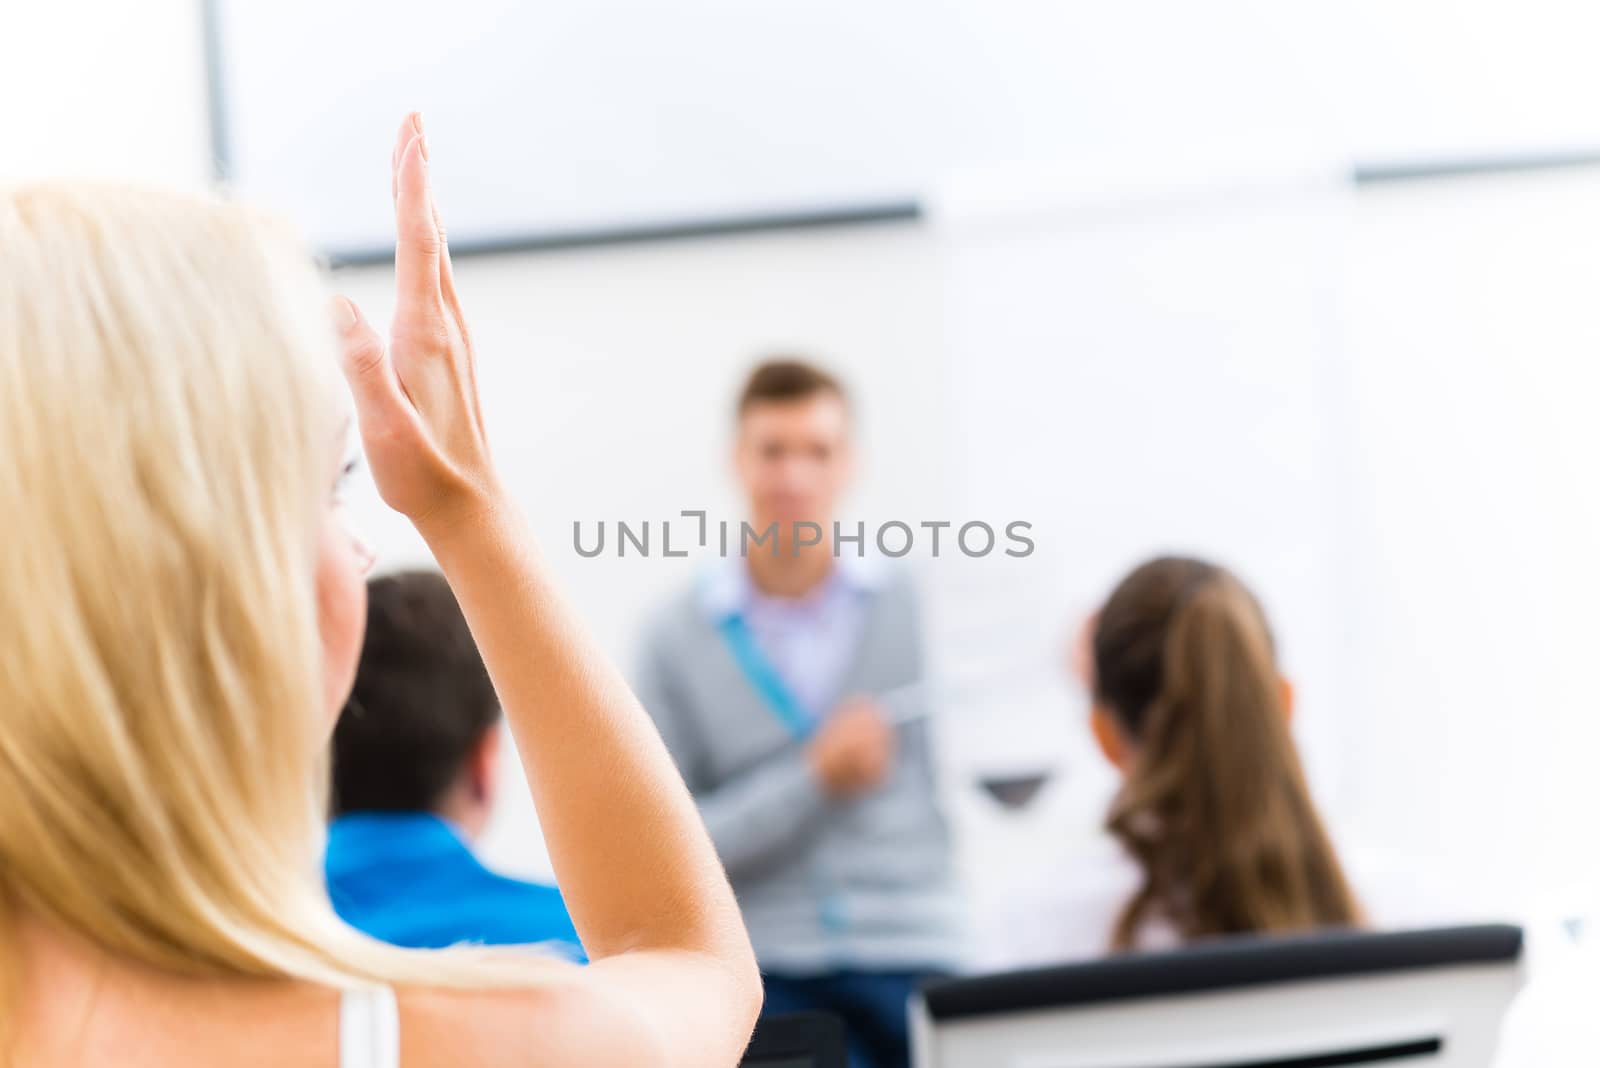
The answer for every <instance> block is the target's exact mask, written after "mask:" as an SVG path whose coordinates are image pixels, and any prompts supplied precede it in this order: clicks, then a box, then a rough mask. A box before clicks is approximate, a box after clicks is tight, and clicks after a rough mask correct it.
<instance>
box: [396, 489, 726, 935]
mask: <svg viewBox="0 0 1600 1068" xmlns="http://www.w3.org/2000/svg"><path fill="white" fill-rule="evenodd" d="M421 529H422V530H423V533H424V535H425V537H427V539H428V542H429V545H430V547H431V548H432V549H433V552H434V555H435V557H436V558H437V559H438V561H439V564H440V567H441V568H442V569H443V570H444V572H445V575H446V576H447V577H448V578H449V580H450V585H451V587H452V588H453V589H454V591H455V593H456V596H457V598H458V599H459V600H460V602H461V606H462V610H463V611H464V612H465V614H466V616H467V620H468V622H469V623H470V624H471V627H472V632H473V635H474V637H475V638H476V640H477V642H478V646H479V648H480V649H481V651H482V653H483V657H484V661H485V663H486V664H487V665H488V667H489V672H490V675H491V676H492V677H493V679H494V683H495V688H496V690H497V691H498V693H499V695H500V699H501V702H502V703H503V705H504V706H505V710H506V716H507V718H508V720H509V721H510V724H511V729H512V733H513V735H514V737H515V738H516V742H517V750H518V752H519V754H520V755H521V758H522V763H523V767H524V769H525V770H526V772H527V776H528V782H529V785H530V787H531V789H532V792H533V799H534V803H535V805H536V806H537V808H538V812H539V820H540V824H541V826H542V827H543V829H544V833H545V837H546V840H547V843H548V846H549V849H550V856H551V860H552V862H553V864H554V866H555V871H556V876H557V878H558V880H559V881H560V883H561V886H562V889H563V892H564V894H565V896H566V900H567V903H568V906H569V907H570V909H571V911H572V918H573V922H574V924H575V925H576V927H577V929H578V933H579V934H580V936H581V937H582V938H583V941H584V945H585V947H586V949H587V950H588V952H589V954H590V956H591V957H594V958H599V957H604V956H608V955H611V954H615V953H620V952H623V951H626V950H630V949H641V948H673V949H690V950H696V951H704V952H712V953H716V954H718V955H730V956H732V957H735V958H739V963H741V964H742V963H743V957H744V956H746V955H748V953H749V948H748V942H747V940H746V938H745V935H744V931H743V926H742V924H741V923H740V920H739V915H738V910H737V906H736V905H735V903H734V900H733V895H732V892H731V890H730V889H729V888H728V884H727V880H726V878H725V877H724V875H723V872H722V868H721V865H720V864H719V863H718V861H717V857H716V853H715V851H714V850H713V848H712V845H711V841H710V839H709V838H708V836H707V835H706V832H705V828H704V826H703V825H702V823H701V821H700V817H699V815H698V813H697V812H696V810H695V807H694V804H693V802H692V800H691V799H690V797H689V793H688V791H687V789H686V788H685V787H684V785H683V781H682V780H681V779H680V778H679V776H678V772H677V770H676V768H675V767H674V766H673V763H672V760H671V758H670V757H669V756H668V754H667V750H666V747H665V746H664V745H663V744H662V743H661V740H660V737H659V735H658V734H657V733H656V730H655V728H654V726H653V724H652V723H651V722H650V719H649V717H648V716H647V715H646V714H645V712H644V710H643V709H642V708H641V707H640V705H639V703H638V701H637V700H635V698H634V696H633V693H632V692H631V691H630V690H629V688H628V686H627V684H626V683H625V682H624V681H623V679H622V676H621V675H620V674H619V673H618V672H617V671H616V670H615V669H614V668H613V667H612V666H611V664H610V662H609V661H608V659H607V658H606V656H605V655H604V654H603V653H602V652H601V651H600V649H599V648H598V647H597V646H596V645H595V643H594V642H593V641H592V640H591V639H590V638H589V636H588V635H587V633H586V632H585V631H584V628H583V627H582V626H581V625H580V624H579V623H578V621H577V620H576V619H575V618H574V616H573V614H572V613H571V612H570V610H569V609H568V607H567V605H566V603H565V601H564V599H563V598H562V597H561V595H560V594H559V592H558V591H557V590H556V589H555V586H554V583H553V582H552V579H551V574H550V570H549V567H548V565H547V564H546V562H545V561H544V559H543V557H542V554H541V553H540V552H539V550H538V548H537V546H536V544H535V542H534V540H533V538H532V535H531V534H530V532H529V531H528V527H527V524H526V521H525V520H524V519H523V517H522V516H521V514H520V512H519V511H518V510H517V509H516V508H515V506H514V505H512V504H511V503H510V502H509V501H506V500H504V499H503V498H502V499H500V500H498V501H496V502H494V503H493V504H492V505H491V506H489V507H487V508H486V509H485V510H484V511H483V512H481V513H479V514H478V515H475V516H473V517H471V518H470V519H468V520H456V521H454V522H453V523H452V524H451V525H450V526H448V527H445V528H442V529H440V528H427V527H422V528H421Z"/></svg>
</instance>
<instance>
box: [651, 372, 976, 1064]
mask: <svg viewBox="0 0 1600 1068" xmlns="http://www.w3.org/2000/svg"><path fill="white" fill-rule="evenodd" d="M735 437H736V440H735V444H734V457H733V459H734V468H735V470H736V471H737V473H738V477H739V481H740V484H741V488H742V489H743V491H744V493H745V496H746V500H747V502H748V508H749V512H748V521H749V523H750V526H751V527H752V528H753V529H754V530H755V531H756V532H757V533H762V532H764V531H766V530H767V529H768V527H769V526H772V525H776V528H777V532H776V535H775V536H776V537H777V539H778V540H777V541H776V543H774V542H772V541H770V540H769V541H767V542H766V543H765V544H762V545H760V546H754V545H752V547H751V548H750V550H749V552H748V555H747V556H741V555H740V551H739V550H740V546H739V545H738V544H737V539H736V538H735V539H730V551H729V553H728V555H727V557H726V558H722V559H719V560H717V561H716V562H715V566H714V567H713V568H712V569H711V571H710V572H709V573H708V574H706V575H704V576H702V577H703V581H702V582H701V584H700V585H699V586H698V587H697V588H695V589H692V590H688V591H685V592H684V593H683V594H682V595H681V596H679V597H678V598H676V599H675V600H673V601H672V602H671V603H670V604H669V605H668V606H667V607H666V608H665V610H664V611H663V613H662V614H661V616H660V618H659V619H658V620H657V621H656V624H655V626H654V628H653V629H652V630H651V631H650V633H649V635H648V636H647V639H646V644H645V649H644V663H643V666H642V669H641V671H640V673H639V676H638V679H637V685H638V692H639V698H640V700H641V701H642V702H643V704H644V706H645V708H646V710H647V711H649V713H650V714H651V716H653V717H654V719H655V721H656V725H657V726H658V727H659V728H660V730H661V735H662V737H663V738H664V739H665V740H666V742H667V745H668V747H669V748H670V749H671V751H672V755H673V757H674V758H675V759H676V760H677V762H678V768H679V770H680V771H681V772H682V773H683V776H684V779H685V780H686V781H687V782H688V784H689V789H690V790H691V791H692V792H693V794H694V797H695V801H696V802H697V803H698V804H699V806H700V812H701V815H702V816H703V817H704V818H705V821H706V827H707V829H708V830H710V832H711V838H712V841H713V842H714V843H715V844H716V847H717V852H718V853H719V854H720V855H721V857H722V862H723V864H724V865H726V867H727V870H728V876H729V879H730V880H731V881H732V883H733V887H734V892H735V893H736V894H737V895H738V899H739V904H740V907H741V910H742V911H743V913H744V917H745V922H746V924H747V925H748V926H749V929H750V934H751V940H752V941H753V942H754V944H755V947H756V955H757V958H758V960H759V962H760V964H761V970H762V972H763V973H764V975H765V980H766V1007H765V1010H764V1011H765V1012H768V1013H783V1012H792V1011H796V1010H802V1009H822V1010H826V1011H830V1012H834V1013H837V1014H838V1015H839V1016H841V1017H843V1019H844V1021H845V1024H846V1026H847V1028H848V1031H849V1039H850V1051H851V1052H850V1055H851V1064H852V1068H899V1066H902V1065H904V1064H905V1063H906V1061H907V1042H906V999H907V997H908V995H909V994H910V992H911V990H912V988H913V986H914V985H915V983H916V981H917V979H918V978H919V977H920V976H923V975H925V974H928V973H930V972H937V971H945V970H949V969H951V968H952V967H953V966H955V964H956V963H957V956H958V946H959V943H958V938H957V932H958V922H957V917H958V915H959V913H958V908H957V905H958V902H957V899H956V895H955V892H954V885H953V880H952V874H951V863H950V839H949V833H948V830H947V828H946V824H945V821H944V818H943V816H942V815H941V813H940V810H939V805H938V799H937V791H936V788H935V782H934V769H933V758H932V752H931V748H930V743H929V737H928V731H927V724H926V722H925V721H924V719H923V718H922V715H921V714H922V712H923V711H924V708H923V706H922V700H923V695H921V693H920V691H919V690H918V688H917V685H916V684H917V683H918V681H919V680H920V678H921V676H922V671H923V667H922V646H921V640H920V637H919V623H920V620H919V615H918V609H917V602H916V599H915V597H914V595H913V591H912V588H911V586H910V585H909V584H908V583H907V582H906V581H905V579H904V578H903V577H902V576H900V575H898V574H896V573H894V572H892V571H890V570H887V569H885V568H883V567H880V566H875V565H874V562H873V561H872V560H871V559H863V558H861V557H860V556H858V555H857V554H856V549H855V548H854V547H853V546H852V545H849V544H844V545H843V551H842V552H841V553H840V554H839V555H838V556H835V555H834V552H833V545H832V544H831V543H832V540H833V539H832V537H831V535H832V531H833V521H834V518H835V513H834V506H835V504H836V502H837V500H838V498H839V495H840V494H841V492H842V491H843V489H844V487H845V485H846V483H847V481H848V479H849V475H850V471H851V467H852V441H851V437H852V436H851V414H850V405H849V401H848V398H847V397H846V395H845V391H844V389H843V387H842V386H841V385H840V383H839V382H838V380H836V379H835V378H834V377H833V376H831V375H829V374H827V373H826V372H824V371H822V370H820V369H819V368H816V367H814V366H812V365H810V364H807V363H804V362H801V361H797V360H774V361H770V362H767V363H765V364H762V365H761V366H759V367H757V368H756V369H755V370H754V371H753V372H752V373H751V375H750V377H749V380H748V381H747V382H746V384H745V387H744V389H743V391H742V393H741V395H740V398H739V402H738V405H737V409H736V426H735ZM800 523H814V524H816V525H817V528H819V529H820V530H821V531H822V532H823V536H822V537H821V538H820V539H813V538H810V537H805V538H802V537H795V536H793V535H794V531H795V524H800ZM869 536H870V535H869ZM812 540H817V541H818V542H819V543H818V544H808V542H809V541H812ZM713 544H715V542H714V541H713Z"/></svg>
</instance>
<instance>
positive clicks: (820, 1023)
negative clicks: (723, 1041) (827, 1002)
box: [739, 1012, 845, 1068]
mask: <svg viewBox="0 0 1600 1068" xmlns="http://www.w3.org/2000/svg"><path fill="white" fill-rule="evenodd" d="M739 1068H845V1044H844V1025H843V1024H842V1023H841V1022H840V1021H839V1018H838V1017H837V1016H833V1015H830V1014H829V1013H825V1012H796V1013H790V1014H788V1015H785V1016H769V1017H764V1018H762V1020H761V1022H760V1023H758V1024H756V1033H755V1035H754V1036H752V1037H751V1039H750V1046H749V1048H748V1049H746V1050H745V1054H744V1059H743V1060H741V1061H740V1062H739Z"/></svg>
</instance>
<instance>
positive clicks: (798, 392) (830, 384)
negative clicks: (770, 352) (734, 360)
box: [735, 356, 850, 416]
mask: <svg viewBox="0 0 1600 1068" xmlns="http://www.w3.org/2000/svg"><path fill="white" fill-rule="evenodd" d="M823 393H831V394H832V395H834V396H835V397H838V398H839V400H840V401H841V402H843V403H844V405H845V406H846V407H849V405H850V398H849V395H848V394H847V393H846V392H845V388H844V384H843V383H842V382H840V381H839V379H837V378H835V377H834V376H833V375H831V374H829V373H828V372H827V371H824V370H823V369H822V368H820V367H818V366H817V365H816V364H814V363H810V362H809V361H806V360H802V359H799V358H796V357H793V356H775V357H772V358H770V359H766V360H762V361H761V362H760V363H758V364H756V366H755V367H754V369H752V370H751V372H750V375H749V377H747V378H746V379H745V380H744V388H742V389H741V390H739V404H738V407H737V408H736V409H735V414H736V415H739V416H743V415H744V413H745V412H747V411H749V410H750V409H751V408H752V407H753V406H755V405H757V404H769V403H770V404H783V403H787V402H790V401H801V400H809V399H810V398H812V397H814V396H817V395H818V394H823Z"/></svg>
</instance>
